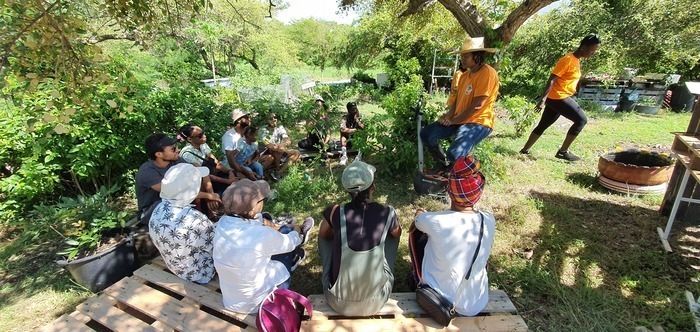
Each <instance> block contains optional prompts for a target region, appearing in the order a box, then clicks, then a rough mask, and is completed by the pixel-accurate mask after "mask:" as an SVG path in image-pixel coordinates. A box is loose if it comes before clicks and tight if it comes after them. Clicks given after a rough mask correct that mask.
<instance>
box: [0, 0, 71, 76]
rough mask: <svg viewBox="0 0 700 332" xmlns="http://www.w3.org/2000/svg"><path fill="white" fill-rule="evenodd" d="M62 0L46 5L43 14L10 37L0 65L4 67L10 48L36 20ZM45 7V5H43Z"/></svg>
mask: <svg viewBox="0 0 700 332" xmlns="http://www.w3.org/2000/svg"><path fill="white" fill-rule="evenodd" d="M60 2H61V0H56V2H54V3H52V4H51V5H50V6H48V7H46V8H45V9H44V8H42V9H43V11H42V12H41V14H39V15H38V16H37V17H35V18H34V19H33V20H32V21H31V22H29V24H27V25H26V26H25V27H24V28H22V30H20V31H19V32H17V33H16V34H15V35H14V36H12V38H10V39H9V40H8V41H7V43H5V45H3V47H2V58H0V66H2V67H4V66H5V64H6V62H7V55H8V54H9V53H10V48H12V45H13V44H14V43H15V42H16V41H17V40H18V39H19V38H20V37H22V35H23V34H24V33H25V32H27V30H29V28H31V27H32V26H34V24H36V22H38V21H39V20H40V19H41V18H42V17H44V16H46V14H47V13H48V12H50V11H51V10H52V9H53V7H55V6H56V5H58V4H59V3H60ZM42 7H43V6H42Z"/></svg>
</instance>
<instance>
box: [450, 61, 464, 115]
mask: <svg viewBox="0 0 700 332" xmlns="http://www.w3.org/2000/svg"><path fill="white" fill-rule="evenodd" d="M460 77H462V69H459V70H457V71H456V72H455V74H454V75H452V82H451V83H450V95H449V96H448V97H447V105H448V106H450V105H452V104H454V102H455V100H457V89H458V88H459V78H460Z"/></svg>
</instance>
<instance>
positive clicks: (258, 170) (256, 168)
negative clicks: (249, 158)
mask: <svg viewBox="0 0 700 332" xmlns="http://www.w3.org/2000/svg"><path fill="white" fill-rule="evenodd" d="M243 168H244V169H246V170H249V171H251V172H253V173H255V174H257V175H258V176H259V177H260V178H262V177H263V167H262V164H260V163H259V162H257V161H255V162H253V163H251V164H248V165H245V166H243Z"/></svg>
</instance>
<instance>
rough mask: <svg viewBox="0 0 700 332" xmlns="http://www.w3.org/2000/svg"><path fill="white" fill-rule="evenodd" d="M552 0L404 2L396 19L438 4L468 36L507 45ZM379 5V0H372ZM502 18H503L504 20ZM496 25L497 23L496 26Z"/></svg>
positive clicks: (348, 1)
mask: <svg viewBox="0 0 700 332" xmlns="http://www.w3.org/2000/svg"><path fill="white" fill-rule="evenodd" d="M555 1H556V0H524V1H520V2H516V1H507V0H506V1H488V0H480V1H468V0H437V1H436V0H408V3H407V5H406V8H405V9H404V10H403V11H402V12H401V14H400V16H402V17H405V16H409V15H413V14H416V13H418V12H421V11H423V10H424V9H425V8H427V7H430V6H432V5H434V4H435V3H436V2H439V3H440V4H441V5H442V6H444V7H445V8H446V9H447V10H449V11H450V13H452V15H453V16H454V18H455V19H457V22H459V24H460V26H461V27H462V29H464V31H465V32H466V33H467V34H468V35H470V36H475V37H477V36H485V37H486V43H487V44H488V45H489V46H495V47H501V46H504V45H505V44H508V43H510V41H511V40H513V36H515V32H516V31H517V30H518V29H519V28H520V26H522V24H523V23H525V21H526V20H527V19H528V18H530V16H532V15H534V14H535V13H537V12H538V11H539V10H540V9H542V8H544V7H546V6H547V5H549V4H551V3H553V2H555ZM360 2H361V1H356V0H342V1H341V5H343V6H356V5H359V4H360ZM376 2H381V0H379V1H376ZM504 17H505V18H504ZM498 23H500V24H498Z"/></svg>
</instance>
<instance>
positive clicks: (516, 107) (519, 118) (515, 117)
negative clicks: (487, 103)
mask: <svg viewBox="0 0 700 332" xmlns="http://www.w3.org/2000/svg"><path fill="white" fill-rule="evenodd" d="M499 104H500V105H499V106H500V107H502V108H504V109H505V110H506V112H507V113H508V118H509V119H510V120H511V121H513V126H514V127H515V135H516V136H518V137H522V136H523V135H525V133H527V131H528V130H529V129H530V126H532V124H533V123H535V121H536V120H537V117H538V115H539V113H540V112H539V110H538V109H536V108H535V104H533V103H531V102H530V101H529V100H527V98H525V97H523V96H505V97H503V98H502V99H501V100H500V101H499Z"/></svg>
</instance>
